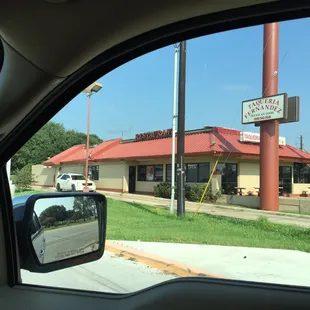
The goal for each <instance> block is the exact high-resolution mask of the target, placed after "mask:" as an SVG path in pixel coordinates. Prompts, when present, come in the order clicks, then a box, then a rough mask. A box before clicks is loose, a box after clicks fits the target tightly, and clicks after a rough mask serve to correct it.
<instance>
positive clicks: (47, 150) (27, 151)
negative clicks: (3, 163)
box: [12, 122, 102, 173]
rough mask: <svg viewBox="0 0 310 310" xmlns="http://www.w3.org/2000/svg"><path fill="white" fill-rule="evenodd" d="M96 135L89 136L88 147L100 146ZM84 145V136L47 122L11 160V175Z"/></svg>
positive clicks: (99, 140) (57, 124)
mask: <svg viewBox="0 0 310 310" xmlns="http://www.w3.org/2000/svg"><path fill="white" fill-rule="evenodd" d="M101 142H102V140H101V139H100V138H99V137H98V136H97V135H90V145H95V144H100V143H101ZM84 143H86V134H84V133H81V132H77V131H75V130H66V129H65V128H64V126H63V124H60V123H55V122H48V123H47V124H46V125H45V126H43V127H42V128H41V129H40V130H39V131H38V132H37V133H36V134H35V135H34V136H33V137H32V138H31V139H30V140H29V141H28V142H27V143H26V144H25V145H24V146H23V147H22V148H21V149H20V150H19V151H18V152H17V153H16V154H15V155H14V156H13V158H12V173H17V171H18V170H20V169H22V167H24V166H26V165H27V164H31V165H35V164H41V163H42V162H44V161H45V160H47V158H48V157H53V156H55V155H57V154H59V153H61V152H63V151H65V150H67V149H68V148H70V147H72V146H74V145H77V144H84Z"/></svg>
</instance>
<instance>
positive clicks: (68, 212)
mask: <svg viewBox="0 0 310 310" xmlns="http://www.w3.org/2000/svg"><path fill="white" fill-rule="evenodd" d="M74 214H75V212H74V211H73V210H67V219H68V220H71V219H72V217H73V215H74Z"/></svg>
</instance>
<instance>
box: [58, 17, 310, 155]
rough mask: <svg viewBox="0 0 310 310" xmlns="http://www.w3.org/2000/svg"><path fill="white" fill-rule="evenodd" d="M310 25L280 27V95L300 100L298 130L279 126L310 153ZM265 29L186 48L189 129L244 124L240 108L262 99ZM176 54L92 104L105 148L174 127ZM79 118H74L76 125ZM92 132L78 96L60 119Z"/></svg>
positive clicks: (112, 81)
mask: <svg viewBox="0 0 310 310" xmlns="http://www.w3.org/2000/svg"><path fill="white" fill-rule="evenodd" d="M309 26H310V20H309V19H301V20H295V21H289V22H282V23H281V24H280V47H279V48H280V57H279V62H280V64H279V93H282V92H287V93H288V95H289V96H300V100H301V115H300V117H301V119H300V122H299V123H292V124H286V125H281V126H280V135H281V136H284V137H286V139H287V143H290V144H292V145H294V146H296V145H297V143H298V141H299V140H298V137H299V136H300V135H301V134H302V135H303V136H304V142H305V147H306V148H307V149H308V150H310V125H309V123H310V122H309V120H310V109H309V108H307V106H308V105H309V107H310V88H309V82H310V77H309V72H310V58H309V55H310V37H309V34H308V31H309ZM262 51H263V26H257V27H250V28H244V29H239V30H233V31H228V32H223V33H219V34H214V35H209V36H204V37H200V38H197V39H193V40H190V41H188V42H187V76H186V129H195V128H201V127H203V126H223V127H229V128H236V129H241V130H246V131H251V132H258V129H257V128H256V127H254V125H248V126H243V125H242V124H241V102H242V101H243V100H247V99H251V98H257V97H260V96H261V93H262ZM173 64H174V47H173V46H172V45H171V46H168V47H165V48H163V49H160V50H157V51H154V52H152V53H149V54H147V55H144V56H142V57H140V58H137V59H135V60H133V61H131V62H129V63H127V64H124V65H123V66H121V67H119V68H117V69H115V70H114V71H112V72H110V73H109V74H107V75H106V76H104V77H102V78H101V79H100V80H99V82H100V83H102V84H103V89H102V90H101V91H100V92H99V93H97V94H96V95H94V96H93V97H92V112H91V132H92V133H95V134H97V135H99V136H100V137H101V138H102V139H103V140H107V139H111V138H116V137H120V136H121V135H122V133H121V131H125V132H124V133H123V136H124V138H131V137H134V135H135V134H136V133H141V132H146V131H153V130H158V129H166V128H171V127H172V125H171V124H172V102H173ZM73 116H74V117H73ZM53 120H54V121H57V122H61V123H63V124H64V126H65V127H66V128H68V129H76V130H78V131H82V132H85V131H86V121H87V98H86V97H85V95H82V94H80V95H78V96H77V97H76V98H75V99H74V100H72V101H71V102H70V103H69V104H68V105H67V106H66V107H65V108H64V109H63V110H62V111H60V112H59V113H58V114H57V115H56V116H55V117H54V119H53Z"/></svg>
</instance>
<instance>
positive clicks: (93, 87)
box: [83, 82, 102, 192]
mask: <svg viewBox="0 0 310 310" xmlns="http://www.w3.org/2000/svg"><path fill="white" fill-rule="evenodd" d="M101 88H102V85H101V84H100V83H98V82H94V83H92V84H91V85H89V86H88V87H86V88H85V89H84V90H83V93H85V94H86V95H87V97H88V115H87V134H86V160H85V186H84V188H83V192H88V159H89V134H90V105H91V96H92V94H93V93H98V91H99V90H100V89H101Z"/></svg>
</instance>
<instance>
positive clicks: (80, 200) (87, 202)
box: [73, 197, 95, 222]
mask: <svg viewBox="0 0 310 310" xmlns="http://www.w3.org/2000/svg"><path fill="white" fill-rule="evenodd" d="M94 208H95V203H94V200H93V199H92V198H91V197H74V203H73V210H74V212H77V213H80V214H81V215H82V218H83V220H84V222H85V220H86V219H87V218H90V217H91V216H94V215H95V214H94Z"/></svg>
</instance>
